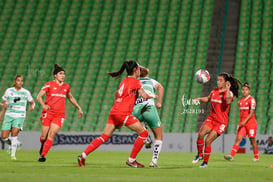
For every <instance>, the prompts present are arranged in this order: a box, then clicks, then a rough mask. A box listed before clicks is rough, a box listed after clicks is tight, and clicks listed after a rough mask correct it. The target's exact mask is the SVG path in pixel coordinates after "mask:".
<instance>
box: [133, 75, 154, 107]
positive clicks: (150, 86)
mask: <svg viewBox="0 0 273 182" xmlns="http://www.w3.org/2000/svg"><path fill="white" fill-rule="evenodd" d="M139 80H140V82H141V85H142V87H143V88H144V90H145V91H146V92H147V93H155V86H156V85H157V84H158V82H157V81H156V80H154V79H152V78H148V77H146V78H142V77H140V78H139ZM135 104H143V105H146V104H148V105H155V102H154V99H144V98H142V97H141V96H139V97H138V98H137V100H136V102H135Z"/></svg>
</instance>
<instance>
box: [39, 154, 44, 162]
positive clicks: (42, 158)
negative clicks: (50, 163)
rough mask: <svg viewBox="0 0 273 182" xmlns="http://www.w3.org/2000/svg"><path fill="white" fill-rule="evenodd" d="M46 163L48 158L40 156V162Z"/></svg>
mask: <svg viewBox="0 0 273 182" xmlns="http://www.w3.org/2000/svg"><path fill="white" fill-rule="evenodd" d="M45 161H46V158H45V156H42V155H41V156H40V157H39V159H38V162H45Z"/></svg>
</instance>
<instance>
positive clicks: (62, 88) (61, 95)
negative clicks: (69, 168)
mask: <svg viewBox="0 0 273 182" xmlns="http://www.w3.org/2000/svg"><path fill="white" fill-rule="evenodd" d="M53 75H54V80H53V81H49V82H47V83H46V84H45V85H44V86H43V87H42V89H41V91H40V93H39V94H38V96H37V100H38V102H39V103H40V104H41V105H42V107H43V110H42V113H41V118H40V120H41V125H42V131H41V137H40V142H41V148H40V157H39V159H38V161H39V162H45V161H46V158H45V156H46V154H47V152H48V151H49V149H50V148H51V146H52V144H53V140H54V137H55V135H56V134H57V132H58V131H59V129H60V128H61V127H62V125H63V123H64V119H65V99H66V97H67V98H68V100H69V101H70V102H71V103H72V104H73V105H74V106H75V107H76V108H77V109H78V114H79V118H81V117H82V114H83V113H82V109H81V107H80V106H79V105H78V104H77V101H76V100H75V99H74V97H73V95H72V93H71V92H70V86H69V85H68V84H67V83H65V82H64V78H65V71H64V69H63V68H62V67H60V66H59V65H58V64H55V68H54V71H53ZM45 94H46V100H45V102H44V101H43V99H42V97H43V96H44V95H45Z"/></svg>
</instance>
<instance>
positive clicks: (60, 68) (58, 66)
mask: <svg viewBox="0 0 273 182" xmlns="http://www.w3.org/2000/svg"><path fill="white" fill-rule="evenodd" d="M60 71H64V69H63V68H62V67H61V66H60V65H59V64H54V71H53V75H56V74H57V73H59V72H60Z"/></svg>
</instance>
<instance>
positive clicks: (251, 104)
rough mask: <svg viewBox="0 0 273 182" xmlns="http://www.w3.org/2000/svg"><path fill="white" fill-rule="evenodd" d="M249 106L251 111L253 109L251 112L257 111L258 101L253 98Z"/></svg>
mask: <svg viewBox="0 0 273 182" xmlns="http://www.w3.org/2000/svg"><path fill="white" fill-rule="evenodd" d="M249 105H250V109H251V110H255V108H256V101H255V99H254V98H251V99H250V103H249Z"/></svg>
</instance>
